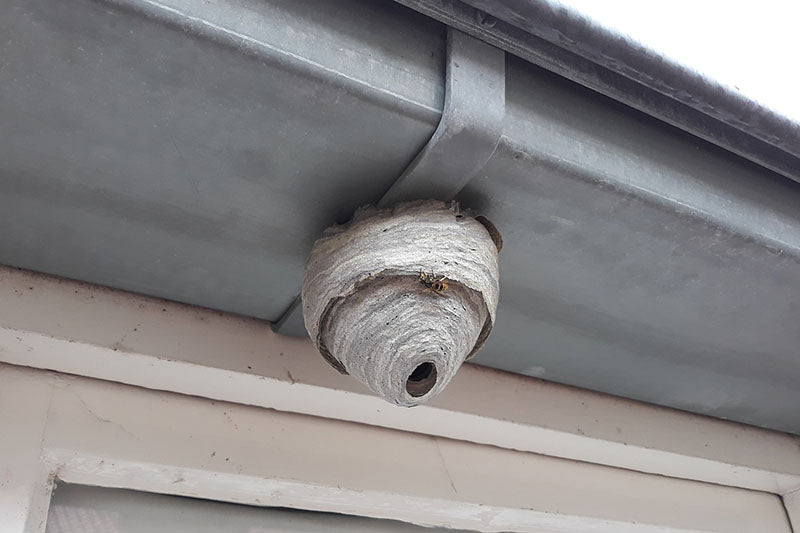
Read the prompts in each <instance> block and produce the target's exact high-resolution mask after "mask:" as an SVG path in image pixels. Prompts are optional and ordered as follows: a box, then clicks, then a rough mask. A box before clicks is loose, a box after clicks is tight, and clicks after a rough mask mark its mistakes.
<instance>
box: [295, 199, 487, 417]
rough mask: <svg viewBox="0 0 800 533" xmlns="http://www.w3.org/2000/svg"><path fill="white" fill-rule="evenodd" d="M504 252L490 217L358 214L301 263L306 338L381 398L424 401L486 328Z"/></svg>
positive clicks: (419, 206)
mask: <svg viewBox="0 0 800 533" xmlns="http://www.w3.org/2000/svg"><path fill="white" fill-rule="evenodd" d="M501 246H502V240H501V238H500V234H499V233H498V232H497V230H496V229H495V228H494V226H493V225H492V224H491V223H490V222H489V221H488V220H486V219H485V218H484V217H477V218H476V217H473V216H472V215H470V214H469V213H468V212H463V211H460V210H459V207H458V204H456V203H444V202H439V201H434V200H425V201H414V202H407V203H403V204H399V205H397V206H395V207H393V208H390V209H383V210H378V209H377V208H374V207H368V208H362V209H360V210H359V211H357V212H356V214H355V216H354V217H353V220H351V221H350V222H349V223H348V224H346V225H342V226H334V227H332V228H329V229H327V230H326V231H325V233H324V234H323V236H322V237H321V238H320V239H319V240H318V241H317V242H316V243H315V244H314V249H313V250H312V252H311V256H310V257H309V259H308V262H307V263H306V270H305V279H304V280H303V293H302V297H303V318H304V320H305V326H306V329H307V330H308V333H309V335H310V336H311V340H312V341H313V342H314V344H315V345H316V347H317V348H318V349H319V351H320V353H321V354H322V355H323V357H324V358H325V359H326V360H327V361H328V362H329V363H330V364H331V365H332V366H333V367H334V368H336V369H337V370H339V371H340V372H342V373H348V374H351V375H353V376H354V377H355V378H356V379H358V380H359V381H361V382H362V383H364V384H365V385H367V386H368V387H369V388H370V389H372V390H373V391H375V393H377V394H378V395H379V396H381V397H382V398H384V399H385V400H387V401H389V402H392V403H394V404H397V405H402V406H413V405H417V404H420V403H424V402H426V401H427V400H429V399H430V398H432V397H433V396H435V395H436V394H438V393H439V392H441V390H442V389H443V388H444V387H445V386H446V385H447V383H449V381H450V379H451V378H452V377H453V375H455V373H456V371H457V370H458V368H459V367H460V366H461V363H463V362H464V360H465V359H468V358H470V357H471V356H473V355H474V354H475V353H476V352H477V351H478V350H479V349H480V347H481V346H482V345H483V343H484V342H485V340H486V338H487V337H488V335H489V333H490V331H491V329H492V324H493V323H494V318H495V310H496V309H497V299H498V293H499V270H498V251H499V249H500V248H501Z"/></svg>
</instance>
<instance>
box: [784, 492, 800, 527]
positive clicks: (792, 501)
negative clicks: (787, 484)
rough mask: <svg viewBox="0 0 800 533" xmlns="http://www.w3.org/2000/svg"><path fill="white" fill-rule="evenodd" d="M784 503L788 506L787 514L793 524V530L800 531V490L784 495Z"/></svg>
mask: <svg viewBox="0 0 800 533" xmlns="http://www.w3.org/2000/svg"><path fill="white" fill-rule="evenodd" d="M783 505H784V507H785V508H786V515H787V516H788V517H789V522H790V523H791V524H792V528H793V531H795V533H796V532H798V531H800V490H796V491H793V492H790V493H789V494H786V495H784V497H783Z"/></svg>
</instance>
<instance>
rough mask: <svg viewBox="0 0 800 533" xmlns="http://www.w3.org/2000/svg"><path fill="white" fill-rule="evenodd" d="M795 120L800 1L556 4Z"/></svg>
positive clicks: (798, 112) (799, 112) (799, 105)
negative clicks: (583, 15)
mask: <svg viewBox="0 0 800 533" xmlns="http://www.w3.org/2000/svg"><path fill="white" fill-rule="evenodd" d="M553 3H555V4H562V5H565V6H567V7H571V8H573V9H575V10H576V11H579V12H581V13H583V14H585V15H586V16H588V17H589V18H591V19H593V20H594V21H595V22H597V23H598V24H600V25H602V26H605V27H607V28H610V29H613V30H615V31H616V32H617V33H620V34H625V35H628V36H629V37H630V38H631V39H633V40H635V41H637V42H639V43H640V44H642V45H644V46H646V47H648V48H651V49H653V50H654V51H656V52H658V53H660V54H661V55H663V56H665V57H668V58H670V59H672V60H673V61H675V62H678V63H680V64H682V65H684V66H686V67H689V68H691V69H693V70H695V71H697V72H699V73H702V74H704V75H706V76H707V77H709V78H711V79H714V80H716V81H717V82H719V83H721V84H723V85H725V86H727V87H729V88H731V89H733V90H735V91H738V92H739V93H741V94H742V95H744V96H746V97H747V98H750V99H751V100H755V101H757V102H759V103H760V104H762V105H763V106H765V107H768V108H770V109H772V110H774V111H776V112H777V113H779V114H781V115H783V116H785V117H788V118H790V119H792V120H793V121H794V122H797V123H800V1H797V0H785V1H777V0H759V1H757V2H755V1H748V2H744V1H741V0H729V1H727V2H723V1H719V0H705V1H701V0H694V1H687V0H672V1H671V2H648V1H643V0H602V1H598V0H556V1H555V2H553Z"/></svg>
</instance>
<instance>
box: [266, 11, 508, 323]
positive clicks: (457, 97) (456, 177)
mask: <svg viewBox="0 0 800 533" xmlns="http://www.w3.org/2000/svg"><path fill="white" fill-rule="evenodd" d="M505 108H506V76H505V52H503V51H502V50H500V49H499V48H496V47H494V46H492V45H489V44H487V43H485V42H483V41H481V40H478V39H476V38H474V37H471V36H469V35H467V34H465V33H462V32H460V31H458V30H456V29H454V28H449V27H448V29H447V64H446V74H445V97H444V109H443V110H442V118H441V119H440V121H439V125H438V126H437V127H436V131H434V133H433V136H431V138H430V140H429V141H428V143H427V144H426V145H425V147H424V148H423V149H422V150H421V151H420V153H419V154H418V155H417V156H416V157H415V158H414V160H413V161H411V163H410V164H409V165H408V166H407V167H406V169H405V170H404V171H403V173H402V174H401V175H400V177H399V178H398V179H397V181H395V182H394V184H392V186H391V187H390V188H389V190H388V191H386V193H385V194H384V195H383V197H382V198H381V199H380V200H379V201H378V202H377V205H378V206H379V207H388V206H391V205H393V204H395V203H398V202H402V201H406V200H416V199H436V200H452V199H453V198H454V197H455V196H456V195H457V194H458V193H459V192H460V191H461V189H463V188H464V186H465V185H466V184H467V183H469V181H470V180H471V179H472V178H473V177H474V176H475V174H477V173H478V171H480V169H481V168H483V167H484V165H486V162H487V161H488V160H489V158H491V157H492V154H494V151H495V150H496V149H497V145H498V143H499V142H500V137H501V135H502V134H503V120H504V118H505ZM300 303H301V302H300V296H298V297H297V298H295V300H294V302H293V303H292V305H291V306H289V309H287V310H286V312H284V314H283V316H282V317H281V318H280V320H278V322H277V323H276V324H275V325H274V326H273V329H274V330H275V331H276V332H277V333H281V334H283V335H291V336H294V337H303V336H306V330H305V325H304V324H303V313H302V309H301V308H300Z"/></svg>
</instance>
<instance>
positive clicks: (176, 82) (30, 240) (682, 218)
mask: <svg viewBox="0 0 800 533" xmlns="http://www.w3.org/2000/svg"><path fill="white" fill-rule="evenodd" d="M335 6H336V7H330V8H328V9H326V10H325V11H324V12H323V11H322V10H320V9H319V4H318V3H317V2H307V3H306V2H298V1H291V2H289V1H287V2H285V3H277V2H274V1H271V2H262V1H252V2H244V1H241V2H234V1H233V0H226V1H223V2H215V3H213V4H210V3H194V2H188V1H187V2H185V3H183V2H182V3H177V0H176V1H175V2H174V3H173V2H171V3H169V4H168V5H165V4H155V3H151V2H133V1H131V2H126V3H124V4H119V5H118V4H107V3H103V2H88V1H86V2H84V1H80V0H69V1H64V2H57V3H51V2H43V1H22V0H19V1H17V0H12V1H8V2H4V3H3V4H2V6H1V7H0V14H1V15H2V16H0V34H2V35H3V36H4V39H2V40H0V57H2V61H3V65H2V76H3V83H2V84H0V116H2V117H3V128H2V142H0V263H5V264H10V265H16V266H22V267H26V268H30V269H33V270H39V271H44V272H50V273H56V274H60V275H63V276H67V277H71V278H76V279H83V280H87V281H92V282H96V283H100V284H104V285H110V286H114V287H120V288H125V289H128V290H133V291H136V292H142V293H146V294H153V295H158V296H162V297H165V298H170V299H174V300H179V301H185V302H190V303H194V304H199V305H202V306H206V307H210V308H217V309H223V310H227V311H233V312H237V313H241V314H245V315H251V316H258V317H261V318H267V319H272V320H274V319H276V318H277V317H278V316H280V314H281V312H282V311H283V310H284V309H285V307H286V306H287V305H288V304H289V302H290V301H291V299H292V297H293V296H294V294H295V291H296V290H297V287H298V286H299V283H300V279H301V277H302V268H303V264H304V262H305V259H306V257H307V255H308V252H309V251H310V249H311V246H312V243H313V241H314V240H315V239H316V238H317V237H318V236H319V235H320V233H321V231H322V229H323V228H325V227H327V226H328V225H330V224H331V223H332V222H333V221H336V220H338V221H344V220H346V219H347V218H349V217H350V215H351V214H352V212H353V210H354V209H355V208H356V207H357V206H359V205H362V204H366V203H369V202H371V201H374V200H375V198H378V197H380V195H381V194H382V193H383V192H384V191H386V190H387V189H388V188H389V186H390V185H391V184H392V183H393V181H394V180H395V179H396V178H397V176H399V175H400V174H401V173H402V171H403V169H404V168H406V167H407V165H408V164H409V162H410V161H411V160H412V159H413V158H414V156H415V155H416V154H417V153H419V150H420V149H421V148H422V147H423V146H424V145H425V143H426V142H427V140H428V139H429V138H430V137H431V135H432V134H433V131H434V129H435V128H436V124H437V123H438V122H439V117H440V110H441V109H442V107H443V98H444V50H445V31H444V29H443V27H441V26H439V25H437V24H433V23H431V22H430V21H428V20H426V19H425V18H424V17H421V16H418V14H414V13H413V12H410V11H408V10H405V9H403V8H402V6H398V5H396V4H394V3H392V2H372V1H363V2H337V3H335ZM339 6H341V7H339ZM358 21H361V23H359V22H358ZM497 24H498V25H499V24H500V22H497ZM506 71H507V72H506V74H507V94H506V111H507V112H506V118H505V124H504V136H503V139H502V140H501V143H500V145H499V147H498V149H497V151H496V152H495V153H494V155H493V156H492V158H491V159H490V160H489V162H488V163H487V165H486V167H485V168H484V169H482V170H481V171H480V172H479V173H478V174H477V175H476V176H475V177H474V178H473V180H472V181H471V182H470V183H469V184H468V185H467V187H466V188H465V189H464V190H463V191H462V192H461V193H460V194H459V196H458V200H459V201H460V202H461V204H462V205H465V206H467V207H471V208H473V209H475V210H476V212H479V213H484V214H486V215H487V216H488V217H489V219H490V220H492V221H493V222H495V223H496V224H497V225H498V227H500V228H502V230H503V237H504V240H505V246H504V248H503V263H502V267H501V268H502V272H501V274H502V277H503V289H502V293H501V296H500V301H501V304H500V306H499V307H498V311H497V323H496V327H495V329H494V332H493V333H492V336H491V338H490V339H489V342H488V343H487V344H486V346H485V348H484V350H483V351H482V352H481V354H480V356H479V357H478V358H477V359H476V361H477V362H479V363H481V364H485V365H489V366H494V367H497V368H502V369H505V370H510V371H515V372H521V373H527V374H530V375H538V376H541V377H543V378H544V379H550V380H553V381H558V382H562V383H569V384H572V385H576V386H581V387H585V388H589V389H595V390H601V391H605V392H609V393H612V394H617V395H620V396H627V397H631V398H635V399H639V400H645V401H649V402H653V403H657V404H661V405H667V406H672V407H678V408H682V409H686V410H690V411H695V412H699V413H704V414H709V415H713V416H720V417H725V418H730V419H734V420H738V421H742V422H748V423H752V424H756V425H761V426H765V427H771V428H776V429H782V430H786V431H793V432H796V433H800V412H799V411H798V410H797V405H800V349H798V346H800V327H798V325H797V320H796V317H797V316H800V211H798V209H797V206H798V205H800V184H797V183H795V182H793V181H791V180H787V179H784V178H783V177H781V176H779V175H777V174H775V173H772V172H770V171H768V170H765V169H764V168H763V167H760V166H758V165H755V164H753V163H751V162H749V161H746V160H743V159H742V158H739V157H736V156H734V155H732V154H731V153H730V152H726V151H724V150H722V149H720V148H718V147H716V146H713V145H710V144H708V143H706V142H703V141H701V140H698V139H697V138H696V137H693V136H691V135H688V134H686V133H685V132H682V131H679V130H677V129H674V128H671V127H669V126H667V125H665V124H664V123H663V122H659V121H657V120H654V119H652V118H651V117H648V116H645V115H643V114H641V113H638V112H636V111H634V110H632V109H631V108H630V107H627V106H624V105H620V104H618V103H615V102H613V101H611V100H609V99H607V98H605V97H602V96H600V95H598V94H597V93H596V92H594V91H590V90H586V89H583V88H581V87H578V86H576V85H575V84H574V83H571V82H569V81H567V80H565V79H563V78H561V77H559V76H556V75H553V74H551V73H549V72H546V71H545V70H543V69H540V68H537V67H535V66H533V65H531V64H529V63H525V62H524V61H522V60H519V59H517V58H509V59H508V61H507V68H506ZM221 356H223V355H221ZM535 408H536V406H533V405H532V406H531V409H535Z"/></svg>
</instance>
